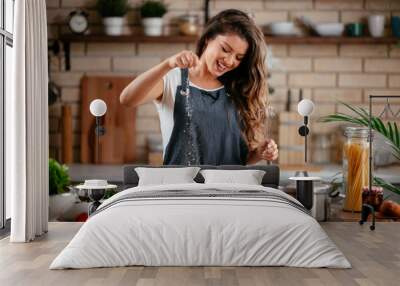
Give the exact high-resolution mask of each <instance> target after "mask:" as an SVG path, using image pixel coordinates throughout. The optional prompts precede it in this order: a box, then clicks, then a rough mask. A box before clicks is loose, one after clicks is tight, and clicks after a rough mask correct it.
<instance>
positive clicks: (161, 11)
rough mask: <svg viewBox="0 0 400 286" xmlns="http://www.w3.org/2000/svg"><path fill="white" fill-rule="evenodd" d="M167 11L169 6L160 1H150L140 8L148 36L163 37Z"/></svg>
mask: <svg viewBox="0 0 400 286" xmlns="http://www.w3.org/2000/svg"><path fill="white" fill-rule="evenodd" d="M167 11H168V10H167V6H166V5H165V4H164V3H162V2H160V1H154V0H148V1H145V2H144V3H143V4H142V5H141V6H140V16H141V17H142V24H143V28H144V34H145V35H146V36H161V35H162V28H163V18H162V17H163V16H164V15H165V13H167Z"/></svg>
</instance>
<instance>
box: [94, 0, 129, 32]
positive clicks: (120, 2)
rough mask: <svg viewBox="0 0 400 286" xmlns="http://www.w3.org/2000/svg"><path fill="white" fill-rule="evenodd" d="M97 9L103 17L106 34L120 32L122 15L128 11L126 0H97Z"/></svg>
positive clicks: (122, 21) (122, 20) (122, 22)
mask: <svg viewBox="0 0 400 286" xmlns="http://www.w3.org/2000/svg"><path fill="white" fill-rule="evenodd" d="M96 8H97V11H98V12H99V14H100V15H101V17H102V18H103V24H104V27H105V33H106V35H110V36H118V35H121V34H122V28H123V24H124V16H125V14H126V13H127V12H128V8H129V5H128V1H127V0H97V4H96Z"/></svg>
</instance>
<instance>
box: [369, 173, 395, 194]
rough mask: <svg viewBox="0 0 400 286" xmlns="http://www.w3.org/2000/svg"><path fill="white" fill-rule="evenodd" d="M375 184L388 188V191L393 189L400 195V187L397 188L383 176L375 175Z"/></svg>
mask: <svg viewBox="0 0 400 286" xmlns="http://www.w3.org/2000/svg"><path fill="white" fill-rule="evenodd" d="M374 184H376V185H377V186H380V187H382V188H384V189H385V190H388V191H391V192H393V193H396V194H398V195H400V188H397V187H395V186H394V185H392V184H391V183H389V182H386V181H385V180H384V179H382V178H379V177H374Z"/></svg>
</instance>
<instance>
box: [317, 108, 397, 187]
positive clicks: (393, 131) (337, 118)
mask: <svg viewBox="0 0 400 286" xmlns="http://www.w3.org/2000/svg"><path fill="white" fill-rule="evenodd" d="M340 103H341V104H342V105H344V106H345V107H346V108H347V109H348V110H349V112H351V113H353V114H354V115H349V114H345V113H340V112H337V113H335V114H331V115H327V116H324V117H322V118H321V119H320V121H322V122H346V123H351V124H354V125H358V126H363V127H369V120H370V117H369V112H368V111H367V110H366V109H364V108H362V107H355V106H351V105H350V104H347V103H345V102H340ZM371 129H372V130H374V131H375V132H377V133H379V134H380V135H381V136H383V138H385V139H386V142H387V143H388V144H389V146H390V147H391V153H392V154H393V156H394V157H395V158H396V159H398V160H400V128H399V127H398V126H397V123H396V122H395V121H388V122H386V124H385V123H384V122H382V120H381V119H380V118H379V117H376V116H371ZM373 183H374V184H376V185H378V186H381V187H383V188H384V189H386V190H388V191H391V192H393V193H396V194H398V195H400V188H399V187H396V186H394V185H392V184H390V183H389V182H386V181H385V180H384V179H382V178H379V177H374V178H373Z"/></svg>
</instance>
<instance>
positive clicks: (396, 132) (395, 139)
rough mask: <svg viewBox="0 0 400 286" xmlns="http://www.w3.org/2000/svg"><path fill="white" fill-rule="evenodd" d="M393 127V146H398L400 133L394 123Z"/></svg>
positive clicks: (399, 144)
mask: <svg viewBox="0 0 400 286" xmlns="http://www.w3.org/2000/svg"><path fill="white" fill-rule="evenodd" d="M393 125H394V145H396V146H400V132H399V129H398V128H397V124H396V122H393Z"/></svg>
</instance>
